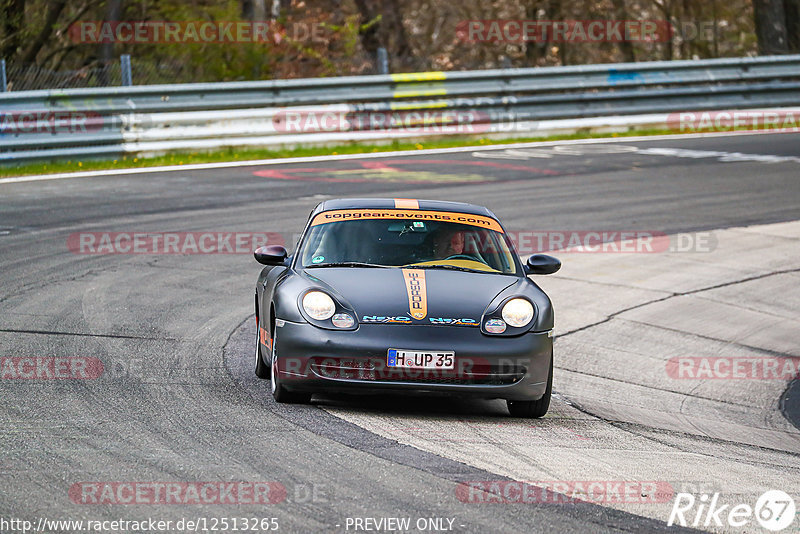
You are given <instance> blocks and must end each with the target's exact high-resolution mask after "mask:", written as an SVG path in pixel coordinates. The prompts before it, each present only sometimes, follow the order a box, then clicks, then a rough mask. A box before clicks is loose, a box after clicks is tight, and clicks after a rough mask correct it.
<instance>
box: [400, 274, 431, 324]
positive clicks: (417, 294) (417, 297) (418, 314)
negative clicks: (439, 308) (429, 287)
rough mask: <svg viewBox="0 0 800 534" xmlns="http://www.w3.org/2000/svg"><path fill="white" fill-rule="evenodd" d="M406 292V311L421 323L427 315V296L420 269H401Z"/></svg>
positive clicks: (423, 277)
mask: <svg viewBox="0 0 800 534" xmlns="http://www.w3.org/2000/svg"><path fill="white" fill-rule="evenodd" d="M403 278H404V279H405V281H406V291H407V292H408V310H409V313H411V317H413V318H414V319H416V320H418V321H421V320H422V319H424V318H425V316H426V315H428V294H427V292H426V290H425V271H424V270H422V269H403Z"/></svg>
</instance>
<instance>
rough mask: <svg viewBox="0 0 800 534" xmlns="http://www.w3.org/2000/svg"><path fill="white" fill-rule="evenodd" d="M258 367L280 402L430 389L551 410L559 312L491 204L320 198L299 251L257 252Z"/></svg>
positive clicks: (543, 266) (544, 265)
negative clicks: (325, 395) (340, 394)
mask: <svg viewBox="0 0 800 534" xmlns="http://www.w3.org/2000/svg"><path fill="white" fill-rule="evenodd" d="M255 258H256V260H257V261H258V262H259V263H262V264H264V265H266V266H267V267H265V268H264V269H263V270H262V271H261V275H260V276H259V278H258V283H257V285H256V298H255V312H256V322H257V324H258V339H257V343H256V362H255V372H256V375H257V376H258V377H259V378H270V379H271V384H272V394H273V395H274V397H275V399H276V400H277V401H278V402H292V403H299V402H309V401H310V400H311V395H312V394H313V393H314V392H319V391H343V392H356V391H365V392H376V391H377V392H380V391H383V392H386V391H395V392H398V391H409V390H413V391H421V392H430V393H434V392H435V393H446V394H451V395H469V396H477V397H484V398H502V399H506V400H507V403H508V408H509V411H510V412H511V414H512V415H515V416H521V417H542V416H543V415H544V414H545V413H546V412H547V409H548V407H549V405H550V394H551V390H552V381H553V339H552V335H553V334H552V333H553V310H552V306H551V303H550V299H549V298H548V297H547V295H546V294H545V293H544V292H543V291H542V290H541V289H540V288H539V286H537V285H536V284H535V283H534V282H533V281H531V280H530V279H529V278H528V276H527V275H535V274H550V273H554V272H556V271H558V269H559V268H560V267H561V262H559V261H558V260H557V259H555V258H552V257H550V256H545V255H542V254H536V255H533V256H531V257H530V258H528V261H527V262H526V264H525V265H523V264H522V263H521V262H520V260H519V257H518V256H517V254H516V252H515V251H514V247H513V244H512V242H511V240H510V239H509V238H508V236H507V234H506V232H505V230H504V229H503V226H502V225H501V224H500V222H499V221H498V220H497V218H496V217H495V216H494V214H492V212H490V211H489V210H488V209H486V208H482V207H479V206H474V205H471V204H462V203H456V202H442V201H432V200H419V201H417V200H410V199H340V200H329V201H325V202H323V203H321V204H319V205H318V206H317V207H316V208H315V209H314V210H313V211H312V212H311V216H310V217H309V219H308V223H307V224H306V228H305V231H304V232H303V235H302V238H301V239H300V242H299V244H298V249H297V252H296V253H295V254H293V255H291V256H288V254H287V251H286V249H285V248H284V247H281V246H274V245H273V246H266V247H261V248H259V249H258V250H256V251H255Z"/></svg>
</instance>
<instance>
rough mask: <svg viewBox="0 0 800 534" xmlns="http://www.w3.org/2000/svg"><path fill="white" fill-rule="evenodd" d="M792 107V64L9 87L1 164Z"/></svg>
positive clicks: (796, 64)
mask: <svg viewBox="0 0 800 534" xmlns="http://www.w3.org/2000/svg"><path fill="white" fill-rule="evenodd" d="M798 103H800V56H774V57H758V58H736V59H714V60H703V61H674V62H648V63H626V64H611V65H590V66H576V67H552V68H537V69H507V70H485V71H464V72H447V73H445V72H424V73H411V74H390V75H377V76H351V77H341V78H315V79H297V80H273V81H260V82H233V83H216V84H182V85H151V86H132V87H110V88H93V89H71V90H52V91H23V92H9V93H2V94H0V162H5V163H6V164H8V163H16V162H23V161H30V160H41V159H75V158H91V157H118V156H121V155H123V154H155V153H164V152H168V151H175V150H179V151H186V150H192V151H197V150H213V149H219V148H224V147H253V146H297V145H315V144H317V145H318V144H333V143H347V142H354V141H356V142H360V141H376V142H385V141H390V140H393V139H402V138H415V139H416V138H422V137H431V136H434V137H439V136H443V135H450V134H461V135H465V134H469V135H480V136H486V137H498V136H504V137H510V136H533V135H536V134H537V133H541V132H542V130H543V127H542V121H552V120H556V121H558V120H569V119H573V120H574V119H581V120H584V119H586V120H588V122H584V123H585V124H589V123H591V124H603V123H608V124H612V123H615V124H621V125H623V126H625V125H630V124H644V123H648V121H650V122H659V121H663V120H664V118H663V117H661V116H660V115H658V114H667V113H671V112H677V111H684V110H719V109H752V108H774V107H782V106H795V105H797V104H798ZM642 114H646V116H644V117H641V115H642ZM633 116H639V117H637V118H633ZM608 117H622V118H621V119H620V118H616V119H614V120H607V118H608ZM591 118H595V119H593V120H592V119H591ZM576 124H582V123H580V122H578V123H576Z"/></svg>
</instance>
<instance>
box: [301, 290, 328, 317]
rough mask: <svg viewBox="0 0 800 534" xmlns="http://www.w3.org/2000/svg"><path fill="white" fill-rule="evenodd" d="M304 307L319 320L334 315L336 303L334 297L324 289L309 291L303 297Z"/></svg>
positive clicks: (311, 315)
mask: <svg viewBox="0 0 800 534" xmlns="http://www.w3.org/2000/svg"><path fill="white" fill-rule="evenodd" d="M303 309H304V310H305V311H306V313H307V314H308V315H309V316H310V317H311V318H312V319H316V320H317V321H325V320H327V319H330V318H331V317H333V314H334V312H335V311H336V305H335V304H334V303H333V299H332V298H331V297H330V296H328V295H327V294H325V293H323V292H322V291H309V292H308V293H306V295H305V296H304V297H303Z"/></svg>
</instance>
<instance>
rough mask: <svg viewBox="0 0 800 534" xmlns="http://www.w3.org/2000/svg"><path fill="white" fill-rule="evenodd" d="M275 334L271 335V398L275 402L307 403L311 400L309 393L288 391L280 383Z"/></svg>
mask: <svg viewBox="0 0 800 534" xmlns="http://www.w3.org/2000/svg"><path fill="white" fill-rule="evenodd" d="M277 345H278V343H277V336H276V335H273V337H272V357H271V358H270V389H271V390H272V398H274V399H275V402H280V403H282V404H308V403H309V402H311V393H306V392H301V391H289V390H287V389H286V388H285V387H284V386H283V384H281V379H280V374H279V373H278V370H279V369H280V362H279V361H278V351H277V350H276V348H275V347H276V346H277Z"/></svg>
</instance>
